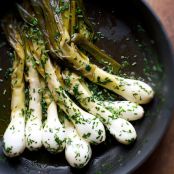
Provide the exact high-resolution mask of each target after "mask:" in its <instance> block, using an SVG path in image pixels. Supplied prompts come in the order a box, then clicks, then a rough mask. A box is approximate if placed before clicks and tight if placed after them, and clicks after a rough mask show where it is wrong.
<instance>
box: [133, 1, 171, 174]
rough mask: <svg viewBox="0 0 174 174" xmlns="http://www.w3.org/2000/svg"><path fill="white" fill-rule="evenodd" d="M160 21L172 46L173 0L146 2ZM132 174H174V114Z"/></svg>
mask: <svg viewBox="0 0 174 174" xmlns="http://www.w3.org/2000/svg"><path fill="white" fill-rule="evenodd" d="M147 2H148V3H149V4H150V6H151V7H152V8H153V9H154V10H155V12H156V13H157V14H158V16H159V17H160V19H161V22H162V23H163V25H164V27H165V29H166V30H167V32H168V36H169V38H170V40H171V42H172V44H173V46H174V0H147ZM134 174H174V114H173V119H172V121H171V123H170V126H169V129H168V130H167V132H166V134H165V136H164V138H163V140H162V141H161V143H160V144H159V146H158V148H157V149H156V150H155V152H154V153H153V154H152V155H151V157H150V158H149V159H148V160H147V161H146V162H145V163H144V164H143V165H142V166H141V167H140V168H139V169H138V170H137V171H136V172H134Z"/></svg>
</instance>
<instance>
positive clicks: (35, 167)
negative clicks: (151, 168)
mask: <svg viewBox="0 0 174 174" xmlns="http://www.w3.org/2000/svg"><path fill="white" fill-rule="evenodd" d="M12 2H13V1H11V2H10V1H7V0H6V1H5V2H4V1H3V4H2V3H1V6H0V10H1V16H4V15H5V14H7V13H8V12H7V11H8V10H7V9H11V10H12V9H13V5H12ZM85 6H86V9H87V14H88V16H89V17H90V20H91V21H92V22H93V23H94V27H95V30H96V31H100V32H101V33H103V35H104V38H103V39H101V40H100V41H99V42H98V43H97V44H98V45H99V46H100V47H101V48H102V49H104V50H106V51H107V52H108V53H110V54H111V55H112V56H113V57H116V58H117V60H118V61H119V62H120V63H121V62H122V63H123V64H124V65H125V68H124V71H123V72H124V73H126V74H127V75H129V76H132V75H134V74H135V77H136V78H139V77H142V78H143V79H144V80H145V81H146V82H147V83H149V84H151V85H152V86H153V87H154V89H155V92H156V95H155V98H154V100H153V101H152V102H151V103H150V104H148V105H147V106H145V111H146V113H145V117H144V119H142V120H140V121H138V122H135V123H134V125H135V128H136V130H137V133H138V139H137V141H136V142H135V144H133V145H132V146H128V147H125V146H123V145H120V144H118V143H117V142H116V141H115V140H114V139H113V138H112V137H110V136H109V135H108V137H107V142H105V143H103V144H102V145H99V146H97V147H93V156H92V159H91V161H90V163H89V164H88V165H87V166H86V167H85V168H83V169H78V170H77V169H72V168H71V167H70V166H69V165H68V163H67V162H66V161H65V158H64V153H61V154H58V155H50V154H49V153H47V152H46V151H45V150H44V149H42V150H40V151H38V152H28V151H27V150H26V151H25V153H24V154H23V155H22V156H20V157H18V158H15V159H8V158H6V157H5V156H4V155H3V153H2V147H1V148H0V173H2V174H13V173H15V174H16V173H18V174H19V173H20V174H26V173H27V174H28V173H30V174H54V173H56V174H60V173H63V174H66V173H67V174H70V173H73V174H75V173H79V174H82V173H83V174H114V173H116V174H126V173H131V172H133V171H134V170H135V169H136V168H137V167H138V166H140V165H141V164H142V163H143V162H144V161H145V160H146V159H147V157H148V156H149V155H150V154H151V153H152V151H153V150H154V149H155V147H156V145H157V144H158V143H159V141H160V139H161V137H162V135H163V134H164V133H165V131H166V128H167V125H168V123H169V121H170V118H171V114H172V111H173V106H174V100H173V99H174V92H173V89H174V80H173V74H174V57H173V54H172V51H171V46H170V43H169V41H168V38H167V37H166V34H165V31H164V29H163V28H162V26H161V24H160V22H159V20H158V18H157V17H156V16H155V15H154V13H153V11H152V10H151V9H150V8H149V7H148V6H147V4H146V3H144V2H143V1H140V0H131V1H130V0H127V1H126V0H117V1H116V0H108V1H105V2H103V1H97V0H85ZM98 22H99V23H98ZM4 40H5V39H4V36H3V34H1V35H0V43H1V48H0V67H1V68H3V71H0V79H3V77H4V73H5V71H6V69H7V68H8V66H9V64H10V60H9V58H8V57H9V54H7V50H9V47H8V45H7V44H6V45H4V44H3V42H4ZM3 45H4V46H3ZM126 61H128V62H129V64H128V63H127V62H126ZM4 89H5V90H6V91H7V92H6V91H4ZM10 96H11V94H10V80H9V79H8V80H5V79H4V82H0V133H1V134H3V132H4V129H5V127H6V126H7V124H8V122H9V116H10ZM1 146H2V143H1ZM152 165H153V164H152Z"/></svg>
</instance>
